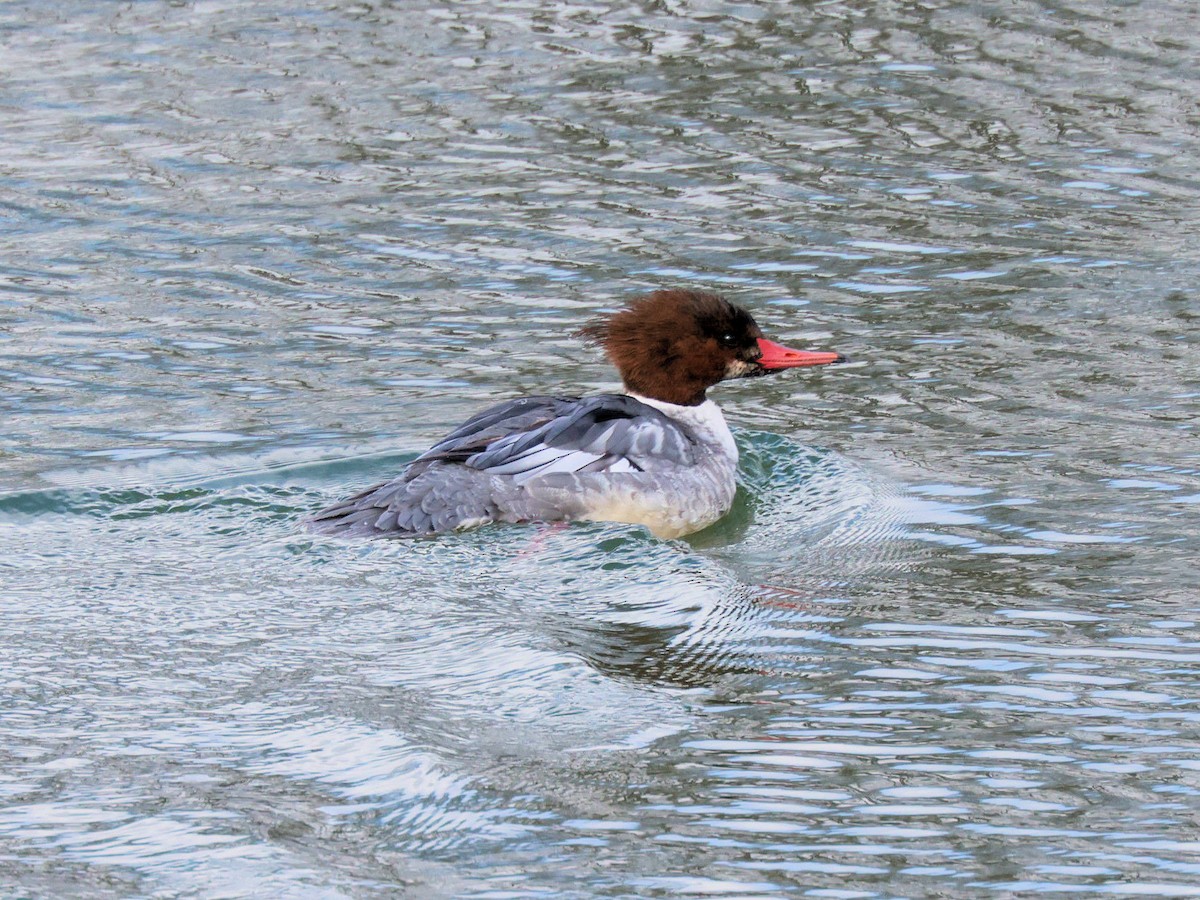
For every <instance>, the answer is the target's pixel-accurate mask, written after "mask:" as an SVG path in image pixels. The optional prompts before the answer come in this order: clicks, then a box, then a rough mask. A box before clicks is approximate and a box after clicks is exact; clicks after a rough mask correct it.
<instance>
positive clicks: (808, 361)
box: [758, 338, 846, 369]
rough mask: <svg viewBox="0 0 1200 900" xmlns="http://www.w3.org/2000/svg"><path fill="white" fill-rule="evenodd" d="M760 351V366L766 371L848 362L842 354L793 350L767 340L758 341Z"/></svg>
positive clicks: (760, 339)
mask: <svg viewBox="0 0 1200 900" xmlns="http://www.w3.org/2000/svg"><path fill="white" fill-rule="evenodd" d="M758 349H759V350H761V351H762V356H760V357H759V358H758V364H759V365H760V366H762V367H763V368H764V369H798V368H800V367H801V366H825V365H828V364H829V363H839V362H845V361H846V357H844V356H842V354H840V353H827V352H817V351H810V350H793V349H792V348H791V347H785V346H783V344H777V343H775V342H774V341H768V340H767V339H766V338H759V339H758Z"/></svg>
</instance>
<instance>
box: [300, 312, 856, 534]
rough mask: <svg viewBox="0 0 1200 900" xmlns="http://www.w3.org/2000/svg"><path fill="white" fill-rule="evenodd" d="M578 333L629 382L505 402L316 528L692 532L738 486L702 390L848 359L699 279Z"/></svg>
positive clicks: (323, 515) (723, 427) (732, 459)
mask: <svg viewBox="0 0 1200 900" xmlns="http://www.w3.org/2000/svg"><path fill="white" fill-rule="evenodd" d="M584 332H585V333H586V334H588V335H589V336H591V337H593V338H596V339H597V340H598V341H599V342H600V343H601V344H602V345H603V346H604V347H605V349H606V350H607V351H608V354H609V356H610V358H612V359H613V361H614V363H616V365H617V367H618V369H620V371H621V374H622V377H623V380H624V381H625V385H626V390H627V393H625V394H599V395H595V396H591V397H583V398H574V397H567V398H560V397H549V396H539V397H522V398H519V399H516V400H509V401H506V402H504V403H500V404H498V405H496V406H493V407H491V408H489V409H487V410H484V411H483V412H481V413H479V414H478V415H476V416H474V417H473V418H471V419H470V420H468V421H467V422H465V423H464V424H463V425H462V426H460V427H459V428H458V429H456V430H455V431H453V432H452V433H451V434H449V435H447V436H446V437H445V438H443V439H442V440H441V441H439V442H438V443H437V444H435V445H434V446H433V447H431V448H430V449H429V450H428V451H426V452H425V453H423V454H422V455H421V456H419V457H417V459H415V460H413V462H411V463H410V464H409V465H408V467H407V468H406V469H405V470H404V471H403V472H402V473H401V474H400V475H399V476H398V477H396V478H395V479H393V480H391V481H388V482H385V483H383V484H379V485H375V486H373V487H370V488H368V489H366V490H364V491H362V492H360V493H358V494H356V495H354V496H352V497H349V498H348V499H346V500H343V501H341V502H339V503H335V504H333V505H332V506H330V507H328V508H326V509H324V510H322V511H321V512H319V513H317V514H316V515H315V516H314V517H313V518H312V519H311V520H310V527H311V528H312V529H313V530H314V531H319V532H324V533H331V534H339V535H346V536H350V535H385V534H391V535H419V534H431V533H438V532H446V531H454V530H459V529H463V528H468V527H471V526H474V525H480V524H484V523H487V522H530V521H537V522H554V521H571V520H593V521H612V522H628V523H633V524H640V525H645V526H646V527H647V528H649V529H650V530H651V531H652V532H654V533H655V534H656V535H658V536H659V537H665V538H671V537H678V536H680V535H684V534H689V533H691V532H694V531H698V530H700V529H701V528H704V527H706V526H708V525H711V524H712V523H713V522H715V521H717V520H718V519H719V518H721V516H723V515H724V514H725V513H726V512H728V510H729V507H730V505H731V504H732V502H733V496H734V494H735V492H736V489H737V485H736V480H735V476H736V471H737V460H738V453H737V447H736V445H735V444H734V441H733V436H732V434H731V433H730V431H729V426H728V425H727V424H726V423H725V417H724V416H723V415H722V414H721V410H720V409H719V408H718V407H717V405H716V404H715V403H713V401H712V400H709V399H708V398H707V396H706V393H705V391H706V389H707V388H708V387H709V386H711V385H712V384H715V383H716V382H717V381H720V380H722V379H723V378H726V377H746V376H750V375H757V374H765V373H766V372H767V371H772V370H774V369H777V368H792V367H796V366H802V365H820V364H823V363H827V362H835V361H838V360H839V359H840V357H838V355H837V354H833V353H824V354H819V353H804V352H802V351H794V350H788V349H787V348H785V347H781V346H779V345H778V344H773V343H771V342H770V341H766V340H765V339H764V338H762V337H761V332H760V331H759V330H758V326H757V325H755V324H754V320H753V319H752V318H751V317H750V316H749V314H748V313H746V312H745V311H744V310H741V309H740V308H738V307H735V306H733V305H732V304H729V303H728V302H727V301H725V300H723V299H721V298H720V297H717V296H716V295H713V294H704V293H700V292H696V291H658V292H656V293H654V294H651V295H649V296H648V297H646V298H643V299H641V300H638V301H635V302H634V303H633V304H632V305H631V306H630V307H629V308H627V309H626V310H623V311H621V312H618V313H616V314H615V315H613V316H611V317H610V318H609V319H607V320H604V321H602V322H599V323H596V324H594V325H592V326H589V327H588V328H587V329H585V330H584Z"/></svg>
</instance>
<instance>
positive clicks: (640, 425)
mask: <svg viewBox="0 0 1200 900" xmlns="http://www.w3.org/2000/svg"><path fill="white" fill-rule="evenodd" d="M696 447H697V438H696V436H695V435H693V434H692V433H691V432H690V431H689V430H688V429H686V428H685V427H683V426H681V425H679V424H678V423H676V422H674V421H672V420H671V419H669V418H667V417H666V416H664V415H663V414H662V413H660V412H659V411H658V410H656V409H654V408H653V407H651V406H648V405H646V404H644V403H641V402H639V401H638V400H635V399H634V398H632V397H628V396H625V395H623V394H604V395H600V396H597V397H590V398H588V399H587V400H584V401H576V400H574V399H573V398H568V399H560V398H555V397H523V398H521V399H519V400H512V401H509V402H507V403H501V404H499V405H497V406H494V407H491V408H490V409H487V410H484V411H483V412H482V413H480V414H479V415H477V416H475V417H474V418H472V419H470V420H469V421H467V422H466V423H464V424H463V425H462V426H461V427H460V428H458V429H456V430H455V431H453V432H452V433H451V434H449V435H447V436H446V437H445V438H443V439H442V440H441V441H439V442H438V443H436V444H434V445H433V446H432V447H431V448H429V450H428V451H426V452H425V453H423V454H421V456H419V457H417V458H416V459H415V460H413V461H412V462H411V463H410V464H409V465H408V467H407V468H406V469H405V470H404V471H403V472H402V473H401V474H400V475H399V476H398V477H397V478H395V479H393V480H392V481H388V482H384V483H382V484H377V485H374V486H373V487H370V488H368V489H367V490H365V491H362V492H361V493H359V494H356V495H354V496H353V497H349V498H347V499H346V500H343V501H341V502H340V503H336V504H334V505H332V506H330V507H328V508H327V509H324V510H322V511H321V512H319V513H317V514H316V515H315V516H313V518H312V519H311V520H310V522H309V525H310V527H311V528H312V529H313V530H314V531H320V532H326V533H337V534H358V535H372V534H383V533H391V534H409V535H412V534H429V533H433V532H440V531H452V530H454V529H456V528H463V527H467V526H469V525H476V524H480V523H482V522H490V521H497V520H500V521H510V522H513V521H525V520H530V519H539V520H541V519H546V520H550V519H555V518H566V517H571V516H572V515H573V514H575V512H576V511H573V510H572V509H570V508H569V507H570V502H569V495H564V496H563V497H561V498H559V499H560V500H561V502H556V503H555V504H553V505H548V504H547V503H546V502H545V501H544V500H539V499H538V498H537V497H535V496H534V495H531V494H529V493H527V492H526V490H525V485H527V484H529V483H530V482H531V481H533V480H534V479H544V480H545V483H546V487H548V488H549V487H550V484H551V483H555V484H557V483H558V481H559V480H560V479H561V478H563V477H565V476H567V475H571V474H578V473H623V472H627V473H634V472H643V471H655V470H663V469H669V468H672V467H677V466H690V465H692V464H693V463H694V461H695V458H696ZM538 483H539V484H540V483H541V482H538ZM530 487H532V485H530ZM563 488H564V489H565V488H566V485H565V484H564V485H563Z"/></svg>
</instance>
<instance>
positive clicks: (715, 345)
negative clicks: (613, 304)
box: [579, 289, 845, 406]
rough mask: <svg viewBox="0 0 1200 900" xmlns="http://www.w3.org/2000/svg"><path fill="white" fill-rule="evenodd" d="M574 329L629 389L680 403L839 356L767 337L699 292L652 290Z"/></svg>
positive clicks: (742, 313)
mask: <svg viewBox="0 0 1200 900" xmlns="http://www.w3.org/2000/svg"><path fill="white" fill-rule="evenodd" d="M579 334H581V335H582V336H584V337H587V338H591V339H592V340H594V341H596V343H598V344H600V346H602V347H603V348H604V350H605V352H606V353H607V354H608V358H609V359H610V360H611V361H612V363H613V365H614V366H616V367H617V370H618V371H619V372H620V373H621V378H622V380H623V381H624V382H625V389H626V390H628V391H629V392H630V393H633V394H639V395H641V396H643V397H650V398H652V399H655V400H662V401H665V402H667V403H675V404H678V405H680V406H697V405H699V404H701V403H703V402H704V401H705V399H706V392H707V390H708V389H709V388H710V387H712V386H713V385H714V384H716V383H717V382H718V381H723V380H724V379H726V378H749V377H753V376H757V375H766V374H767V373H769V372H777V371H780V370H782V369H795V368H800V367H802V366H821V365H826V364H827V363H835V362H843V361H844V360H845V357H843V356H842V355H841V354H840V353H819V352H810V351H806V350H792V349H790V348H788V347H784V346H782V345H780V344H776V343H775V342H774V341H768V340H767V339H766V338H764V337H763V333H762V331H761V330H760V329H759V327H758V324H757V323H756V322H755V321H754V317H753V316H751V315H750V313H748V312H746V310H744V309H742V308H741V307H740V306H735V305H734V304H732V303H730V302H729V301H728V300H726V299H725V298H723V297H720V296H718V295H717V294H710V293H707V292H705V291H693V290H684V289H674V290H662V291H654V292H653V293H651V294H647V295H646V296H644V297H638V298H637V299H635V300H632V301H630V303H629V305H628V306H626V307H625V309H622V310H620V311H618V312H615V313H613V314H612V315H609V316H607V317H605V318H602V319H597V320H595V321H593V322H591V323H590V324H588V325H586V326H584V327H583V328H581V329H580V330H579Z"/></svg>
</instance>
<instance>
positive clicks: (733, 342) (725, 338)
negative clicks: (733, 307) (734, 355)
mask: <svg viewBox="0 0 1200 900" xmlns="http://www.w3.org/2000/svg"><path fill="white" fill-rule="evenodd" d="M717 343H719V344H720V345H721V346H722V347H736V346H737V337H736V336H735V335H734V333H733V332H732V331H726V332H725V333H724V334H722V335H721V336H720V337H719V338H717Z"/></svg>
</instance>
